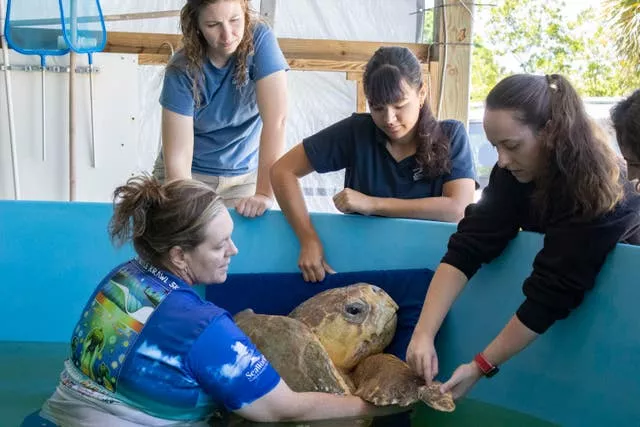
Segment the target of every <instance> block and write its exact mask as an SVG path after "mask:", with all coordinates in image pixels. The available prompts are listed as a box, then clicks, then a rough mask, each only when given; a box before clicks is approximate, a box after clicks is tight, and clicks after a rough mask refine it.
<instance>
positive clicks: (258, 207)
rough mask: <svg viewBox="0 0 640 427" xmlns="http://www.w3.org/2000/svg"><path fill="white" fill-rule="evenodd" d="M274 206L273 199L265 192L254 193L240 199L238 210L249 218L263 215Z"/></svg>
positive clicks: (237, 205) (237, 204)
mask: <svg viewBox="0 0 640 427" xmlns="http://www.w3.org/2000/svg"><path fill="white" fill-rule="evenodd" d="M271 206H273V199H272V198H271V197H267V196H265V195H263V194H254V195H253V196H251V197H247V198H244V199H240V201H239V202H238V203H236V211H237V212H238V213H239V214H240V215H242V216H246V217H247V218H254V217H257V216H261V215H262V214H264V213H265V212H266V211H267V210H268V209H271Z"/></svg>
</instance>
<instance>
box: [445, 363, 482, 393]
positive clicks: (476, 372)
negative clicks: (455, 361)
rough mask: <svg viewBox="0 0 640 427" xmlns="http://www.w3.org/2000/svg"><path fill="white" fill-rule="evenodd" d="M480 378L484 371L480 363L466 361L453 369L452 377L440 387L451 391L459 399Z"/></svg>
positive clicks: (448, 391)
mask: <svg viewBox="0 0 640 427" xmlns="http://www.w3.org/2000/svg"><path fill="white" fill-rule="evenodd" d="M480 378H482V371H481V370H480V368H479V367H478V365H476V363H475V362H470V363H465V364H462V365H460V366H458V368H457V369H456V370H455V371H453V374H452V375H451V378H449V380H448V381H447V382H446V383H444V384H442V386H441V387H440V391H442V392H445V393H450V394H451V395H453V398H454V399H458V398H460V397H462V396H464V395H465V394H467V392H468V391H469V390H471V389H472V388H473V386H474V385H475V384H476V383H477V382H478V380H479V379H480Z"/></svg>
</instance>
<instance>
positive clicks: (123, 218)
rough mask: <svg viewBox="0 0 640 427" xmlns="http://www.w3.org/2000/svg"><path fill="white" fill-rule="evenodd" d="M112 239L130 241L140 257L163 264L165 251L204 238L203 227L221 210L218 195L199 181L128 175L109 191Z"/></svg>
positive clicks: (187, 246)
mask: <svg viewBox="0 0 640 427" xmlns="http://www.w3.org/2000/svg"><path fill="white" fill-rule="evenodd" d="M113 204H114V212H113V216H112V217H111V222H110V223H109V235H110V236H111V240H112V241H113V242H114V243H115V244H116V245H117V246H120V245H122V244H124V243H126V242H128V241H132V242H133V247H134V248H135V250H136V252H137V253H138V255H139V256H140V258H142V259H143V260H144V261H147V262H149V263H151V264H153V265H156V266H162V265H163V263H164V262H165V261H166V258H167V256H168V253H169V250H170V249H171V248H172V247H174V246H179V247H181V248H182V249H184V250H185V251H189V250H191V249H193V248H195V247H196V246H198V245H199V244H200V243H202V242H203V241H204V240H205V232H206V227H207V225H208V224H209V222H210V221H211V220H212V219H213V218H215V217H216V216H217V215H218V214H219V213H220V212H222V210H223V209H225V207H224V204H223V203H222V199H221V198H220V196H218V195H217V194H216V193H215V192H214V191H213V190H212V189H211V188H210V187H209V186H208V185H206V184H203V183H202V182H200V181H196V180H191V179H186V180H176V181H172V182H170V183H168V184H165V185H162V184H161V183H160V181H158V180H157V179H156V178H154V177H152V176H148V175H142V176H136V177H133V178H130V179H129V180H128V181H127V183H126V184H125V185H122V186H120V187H118V188H116V189H115V191H114V193H113Z"/></svg>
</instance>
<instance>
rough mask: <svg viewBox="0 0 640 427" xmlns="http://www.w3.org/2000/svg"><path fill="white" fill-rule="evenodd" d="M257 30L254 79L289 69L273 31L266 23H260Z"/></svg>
mask: <svg viewBox="0 0 640 427" xmlns="http://www.w3.org/2000/svg"><path fill="white" fill-rule="evenodd" d="M255 31H256V33H255V34H256V35H255V38H254V56H253V73H252V74H253V80H256V81H257V80H260V79H262V78H264V77H267V76H268V75H270V74H273V73H275V72H277V71H281V70H285V71H287V70H289V64H288V63H287V60H286V59H285V57H284V54H283V53H282V50H281V49H280V46H279V45H278V39H277V38H276V36H275V34H274V33H273V31H271V29H269V28H268V27H267V26H266V25H264V24H259V25H258V26H257V27H256V30H255Z"/></svg>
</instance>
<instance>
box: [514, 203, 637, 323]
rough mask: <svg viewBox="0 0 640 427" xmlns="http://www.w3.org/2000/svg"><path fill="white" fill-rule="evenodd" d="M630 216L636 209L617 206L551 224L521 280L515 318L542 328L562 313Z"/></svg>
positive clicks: (592, 277) (591, 279)
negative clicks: (584, 219) (586, 218)
mask: <svg viewBox="0 0 640 427" xmlns="http://www.w3.org/2000/svg"><path fill="white" fill-rule="evenodd" d="M634 216H635V218H634ZM631 221H633V222H634V223H635V222H637V213H636V212H632V211H631V210H622V209H617V210H616V211H614V212H612V213H610V214H607V215H605V216H604V217H602V218H599V219H597V220H594V221H591V222H588V223H584V222H581V223H579V222H575V221H567V222H564V223H559V224H556V225H554V226H550V227H549V228H548V229H547V231H546V233H545V237H544V246H543V248H542V249H541V250H540V252H538V254H537V255H536V258H535V260H534V263H533V272H532V273H531V275H530V276H529V277H528V278H527V279H526V280H525V282H524V287H523V291H524V294H525V296H526V300H525V301H524V303H522V305H521V306H520V308H519V309H518V311H517V313H516V314H517V316H518V319H520V321H521V322H522V323H523V324H524V325H525V326H527V327H528V328H529V329H531V330H532V331H534V332H537V333H539V334H541V333H544V332H545V331H546V330H547V329H548V328H549V327H550V326H551V325H553V323H554V322H555V321H557V320H560V319H564V318H566V317H567V316H568V315H569V313H570V311H571V310H573V309H575V308H576V307H578V306H579V305H580V304H581V303H582V300H583V298H584V295H585V293H586V292H587V291H588V290H591V289H592V288H593V286H594V284H595V281H596V277H597V275H598V273H599V271H600V269H601V268H602V265H603V264H604V262H605V260H606V258H607V255H608V254H609V252H610V251H611V250H612V249H613V248H614V247H615V246H616V244H617V242H618V241H619V240H620V239H621V237H622V236H624V235H625V233H626V232H627V230H628V228H629V223H630V222H631Z"/></svg>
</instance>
